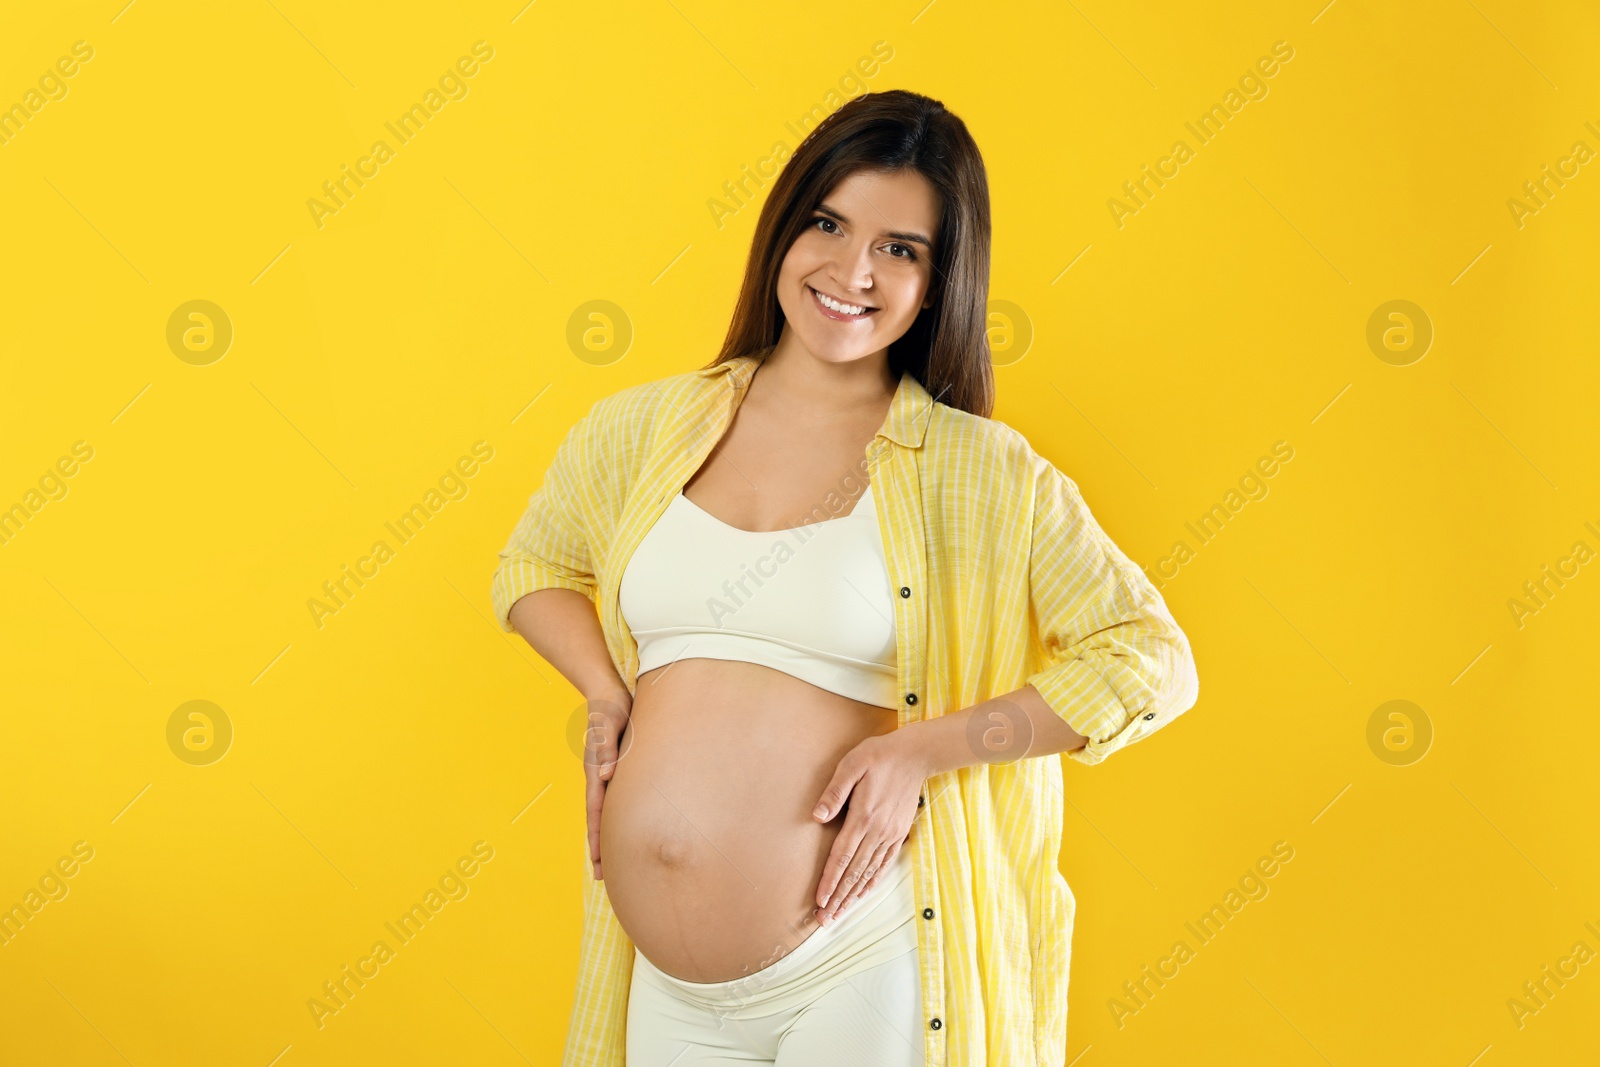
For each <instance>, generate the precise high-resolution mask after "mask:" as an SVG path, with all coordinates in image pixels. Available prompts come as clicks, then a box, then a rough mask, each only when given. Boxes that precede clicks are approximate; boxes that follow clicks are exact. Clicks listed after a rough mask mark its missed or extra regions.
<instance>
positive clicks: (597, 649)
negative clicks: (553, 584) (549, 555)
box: [509, 588, 628, 700]
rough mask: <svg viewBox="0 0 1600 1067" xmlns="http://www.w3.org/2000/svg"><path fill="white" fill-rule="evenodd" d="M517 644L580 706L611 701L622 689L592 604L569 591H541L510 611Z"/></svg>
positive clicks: (527, 597)
mask: <svg viewBox="0 0 1600 1067" xmlns="http://www.w3.org/2000/svg"><path fill="white" fill-rule="evenodd" d="M509 619H510V622H511V625H512V626H513V627H514V628H515V629H516V631H517V633H519V634H521V635H522V639H523V640H524V641H526V642H528V644H529V645H531V646H532V647H533V650H534V651H535V652H537V653H539V655H540V657H541V658H542V659H544V661H545V662H546V663H548V664H550V666H552V667H554V668H555V669H556V670H558V671H560V672H561V676H562V677H564V678H565V679H566V680H567V681H568V682H570V683H572V687H573V688H574V689H576V690H577V691H578V692H580V693H582V694H583V696H584V698H585V699H586V700H599V699H602V698H603V699H615V698H616V696H617V694H618V692H621V693H623V694H624V695H626V694H627V692H628V687H627V686H626V685H624V684H623V682H622V677H621V675H619V674H617V668H616V667H615V666H614V665H613V664H612V662H611V653H610V652H608V651H607V650H606V639H605V634H604V633H603V632H602V631H601V629H600V617H599V616H598V615H597V614H596V613H595V609H594V604H593V603H591V602H590V600H589V598H588V597H586V596H584V595H583V594H582V593H577V592H573V591H572V590H571V589H559V588H550V589H541V590H539V591H537V592H533V593H529V594H527V595H526V596H524V597H522V598H521V599H520V600H518V601H517V602H516V603H514V604H512V605H511V611H510V614H509Z"/></svg>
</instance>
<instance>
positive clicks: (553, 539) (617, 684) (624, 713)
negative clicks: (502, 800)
mask: <svg viewBox="0 0 1600 1067" xmlns="http://www.w3.org/2000/svg"><path fill="white" fill-rule="evenodd" d="M594 424H595V412H594V411H591V412H590V414H588V415H585V416H584V417H583V418H581V419H579V420H578V422H577V423H576V424H574V425H573V427H572V429H571V430H569V431H568V432H567V435H566V437H565V438H564V439H563V440H562V442H561V445H560V447H559V448H557V450H556V454H555V457H554V458H553V459H552V460H551V463H550V468H549V470H548V471H546V473H545V477H544V482H543V484H541V485H540V486H539V488H538V489H537V490H535V491H534V493H533V495H532V496H531V497H530V498H529V500H528V506H527V508H526V510H524V512H523V514H522V518H521V519H520V520H519V521H518V522H517V525H516V528H515V529H514V530H513V531H512V534H511V538H510V540H509V541H508V542H507V543H506V546H505V548H504V549H503V550H502V551H501V552H500V566H499V567H498V568H497V569H496V571H495V576H494V582H493V586H492V591H491V596H492V598H493V600H494V608H495V615H496V616H497V617H498V619H499V621H500V625H501V627H502V628H503V629H504V630H506V631H508V632H511V631H514V632H516V633H518V634H521V635H522V638H523V640H525V641H527V642H528V644H529V645H530V646H531V647H532V648H533V650H534V651H535V652H537V653H538V654H539V655H540V656H541V657H543V659H544V660H545V661H546V662H547V663H549V664H550V665H551V666H552V667H554V668H555V669H556V670H557V671H559V672H560V673H561V675H562V676H563V677H564V678H566V679H567V681H568V682H569V683H571V684H572V686H573V688H575V689H577V690H578V692H579V693H581V694H582V695H583V698H584V700H585V701H586V702H587V705H588V729H587V731H586V732H585V736H584V753H583V765H584V767H583V769H584V779H585V784H586V794H587V804H586V807H587V809H588V825H589V856H590V860H591V862H592V863H593V865H594V876H595V878H596V879H597V880H598V879H599V878H600V877H601V869H600V808H601V804H602V802H603V800H604V798H605V788H606V783H607V782H608V781H609V780H610V778H611V774H612V771H613V770H614V769H615V768H616V761H617V759H618V749H619V743H620V740H621V738H622V735H623V733H624V731H625V730H626V728H627V721H628V715H629V713H630V712H631V710H632V705H633V701H632V697H631V696H630V694H629V693H628V690H627V687H626V686H625V685H624V684H623V681H622V678H621V677H620V676H619V675H618V674H617V670H616V667H615V666H614V665H613V664H612V662H611V655H610V652H609V650H608V649H607V647H606V642H605V634H604V632H603V631H602V630H601V628H600V619H599V616H598V615H597V614H596V611H595V600H594V598H595V594H596V590H597V587H598V582H597V580H596V577H595V573H594V572H595V567H594V561H593V554H592V551H591V544H592V541H593V537H592V536H591V534H590V531H591V529H592V528H593V525H594V524H595V523H596V522H601V521H603V520H602V519H598V518H596V515H597V514H602V513H600V512H599V511H598V509H597V507H596V504H597V500H596V494H597V493H599V492H601V487H602V486H603V485H604V484H605V480H604V475H603V474H601V473H600V472H603V471H605V470H606V465H607V462H608V461H607V457H604V456H601V455H598V454H597V453H598V452H600V451H603V448H602V447H601V446H600V445H598V444H597V443H596V442H595V440H594V433H595V425H594Z"/></svg>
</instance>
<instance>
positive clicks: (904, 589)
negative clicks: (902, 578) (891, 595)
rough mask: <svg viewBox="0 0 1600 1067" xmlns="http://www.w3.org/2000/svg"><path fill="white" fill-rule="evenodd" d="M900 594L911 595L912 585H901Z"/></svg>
mask: <svg viewBox="0 0 1600 1067" xmlns="http://www.w3.org/2000/svg"><path fill="white" fill-rule="evenodd" d="M900 595H901V596H910V595H911V587H910V586H909V585H902V586H901V587H900Z"/></svg>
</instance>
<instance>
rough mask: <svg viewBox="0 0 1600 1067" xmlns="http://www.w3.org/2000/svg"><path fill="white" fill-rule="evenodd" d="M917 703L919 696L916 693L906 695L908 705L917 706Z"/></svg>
mask: <svg viewBox="0 0 1600 1067" xmlns="http://www.w3.org/2000/svg"><path fill="white" fill-rule="evenodd" d="M916 702H917V694H915V693H907V694H906V703H907V704H915V703H916Z"/></svg>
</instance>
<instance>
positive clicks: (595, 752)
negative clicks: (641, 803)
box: [583, 689, 633, 882]
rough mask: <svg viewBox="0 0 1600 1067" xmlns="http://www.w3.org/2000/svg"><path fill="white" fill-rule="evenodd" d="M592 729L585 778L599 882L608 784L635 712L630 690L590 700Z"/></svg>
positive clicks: (592, 859) (585, 742)
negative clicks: (601, 816) (603, 814)
mask: <svg viewBox="0 0 1600 1067" xmlns="http://www.w3.org/2000/svg"><path fill="white" fill-rule="evenodd" d="M587 703H588V717H589V727H588V729H587V730H586V731H585V733H584V737H583V777H584V784H585V796H586V799H587V804H586V805H585V806H586V808H587V818H588V823H589V860H590V862H591V863H593V864H594V878H595V881H597V882H598V881H601V880H602V878H603V877H604V876H603V875H602V874H601V871H600V807H601V804H602V803H603V802H604V800H605V796H606V784H607V783H608V782H610V781H611V775H612V774H613V772H615V771H616V769H617V760H618V759H619V758H620V756H619V752H620V746H621V743H622V737H623V734H624V733H626V732H627V729H628V718H629V716H630V715H631V714H632V712H633V696H632V694H630V693H629V692H628V691H627V690H626V689H621V690H617V691H615V692H611V693H606V694H603V695H599V696H593V697H589V698H588V701H587Z"/></svg>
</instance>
